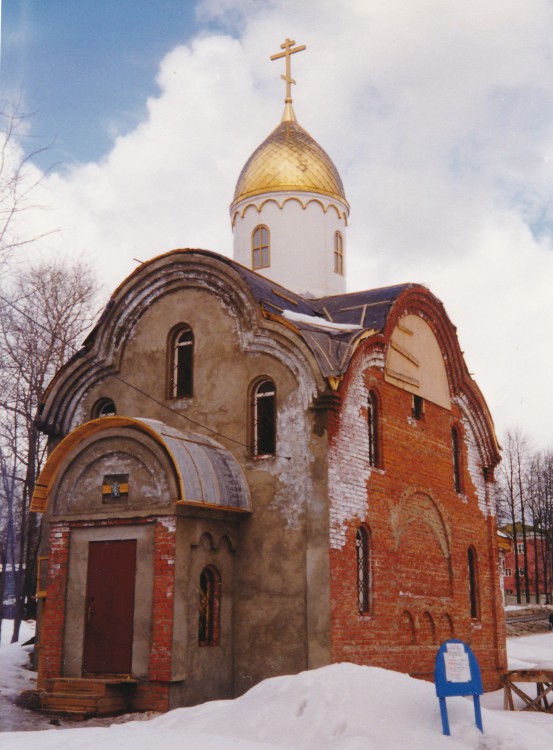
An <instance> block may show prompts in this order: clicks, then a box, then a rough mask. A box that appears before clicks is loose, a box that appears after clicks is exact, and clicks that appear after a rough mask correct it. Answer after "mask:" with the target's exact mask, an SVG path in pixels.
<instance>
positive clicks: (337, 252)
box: [334, 232, 344, 276]
mask: <svg viewBox="0 0 553 750" xmlns="http://www.w3.org/2000/svg"><path fill="white" fill-rule="evenodd" d="M334 273H339V274H340V276H343V275H344V238H343V237H342V233H341V232H334Z"/></svg>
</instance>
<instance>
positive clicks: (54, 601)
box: [37, 522, 69, 687]
mask: <svg viewBox="0 0 553 750" xmlns="http://www.w3.org/2000/svg"><path fill="white" fill-rule="evenodd" d="M68 561H69V524H67V523H65V522H63V523H56V524H52V525H51V527H50V556H49V560H48V583H47V592H48V596H47V599H46V600H45V601H44V603H43V609H42V622H41V632H40V645H39V668H38V680H37V681H38V686H39V687H43V686H44V680H46V679H48V678H49V677H59V676H60V675H61V669H62V658H63V630H64V627H63V619H64V617H65V591H66V588H67V571H68Z"/></svg>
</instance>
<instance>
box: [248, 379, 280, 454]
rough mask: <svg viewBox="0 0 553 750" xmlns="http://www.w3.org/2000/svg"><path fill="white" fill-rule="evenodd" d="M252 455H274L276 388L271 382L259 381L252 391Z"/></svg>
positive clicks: (267, 380)
mask: <svg viewBox="0 0 553 750" xmlns="http://www.w3.org/2000/svg"><path fill="white" fill-rule="evenodd" d="M251 409H252V415H251V425H252V455H253V456H254V457H255V458H261V457H263V456H274V455H275V453H276V388H275V384H274V383H273V381H272V380H269V379H266V380H261V381H259V382H258V383H257V385H256V386H255V387H254V388H253V391H252V404H251Z"/></svg>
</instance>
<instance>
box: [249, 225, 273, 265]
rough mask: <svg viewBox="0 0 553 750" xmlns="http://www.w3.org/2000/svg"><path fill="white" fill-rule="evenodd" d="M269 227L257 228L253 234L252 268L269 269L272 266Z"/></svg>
mask: <svg viewBox="0 0 553 750" xmlns="http://www.w3.org/2000/svg"><path fill="white" fill-rule="evenodd" d="M270 249H271V245H270V234H269V227H266V226H265V225H264V224H260V225H259V226H257V227H256V228H255V229H254V230H253V232H252V268H253V270H254V271H256V270H257V269H259V268H268V267H269V266H270V265H271V254H270Z"/></svg>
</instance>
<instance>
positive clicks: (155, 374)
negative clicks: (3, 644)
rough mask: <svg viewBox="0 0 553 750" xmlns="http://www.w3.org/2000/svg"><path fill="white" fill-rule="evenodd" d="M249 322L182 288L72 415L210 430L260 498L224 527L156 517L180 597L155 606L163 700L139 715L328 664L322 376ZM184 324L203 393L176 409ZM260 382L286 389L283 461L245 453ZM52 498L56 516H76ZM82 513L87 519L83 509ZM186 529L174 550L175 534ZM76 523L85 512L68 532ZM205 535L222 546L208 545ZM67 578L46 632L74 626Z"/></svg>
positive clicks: (113, 518)
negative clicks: (212, 610)
mask: <svg viewBox="0 0 553 750" xmlns="http://www.w3.org/2000/svg"><path fill="white" fill-rule="evenodd" d="M243 321H244V316H243V315H241V314H240V313H239V311H236V310H233V309H232V308H231V307H230V306H229V305H228V304H227V303H226V302H225V301H223V300H222V298H221V297H219V296H217V295H216V294H214V293H212V291H210V290H207V289H199V288H183V289H181V290H179V291H178V292H174V293H171V294H167V295H165V296H162V297H160V298H158V299H157V300H156V301H155V302H154V303H153V304H151V305H150V306H149V307H146V308H145V310H144V311H143V314H142V315H141V317H140V318H139V320H138V322H137V324H136V325H135V327H134V328H133V329H132V330H130V331H129V332H128V333H129V335H128V340H127V342H126V344H125V346H124V349H123V350H122V352H121V353H120V355H118V358H119V362H120V365H119V372H118V373H117V374H118V377H116V376H115V375H113V374H109V373H108V374H105V373H103V374H102V377H101V379H99V380H98V381H97V382H96V383H95V384H94V385H93V386H92V387H91V388H89V390H88V391H87V392H86V393H85V394H84V396H83V397H82V399H81V401H80V403H79V405H78V407H77V409H76V410H74V416H73V423H72V425H71V428H72V429H75V428H76V427H77V426H78V425H79V424H81V423H83V422H85V421H87V420H88V419H90V418H91V417H92V413H93V406H94V404H95V403H96V401H97V400H98V399H100V398H103V397H109V398H111V399H113V401H114V402H115V404H116V407H117V414H118V415H120V416H132V417H145V418H152V419H158V420H160V421H162V422H164V423H166V424H169V425H171V426H173V427H175V428H177V429H180V430H182V431H184V432H186V431H188V430H191V431H194V432H197V433H201V432H205V434H206V435H208V436H209V437H213V438H214V439H216V440H217V441H218V442H220V443H221V444H222V445H224V447H226V448H227V449H228V450H230V451H231V452H232V453H233V454H234V455H235V457H236V459H237V461H238V462H239V463H240V464H241V466H242V467H243V470H244V473H245V476H246V479H247V483H248V486H249V488H250V493H251V498H252V511H253V512H252V514H251V516H247V515H245V516H244V515H243V516H241V517H240V518H233V519H230V518H229V517H227V518H226V519H225V518H221V517H220V514H219V515H218V512H217V511H212V512H210V511H207V510H202V509H200V510H199V514H197V515H196V516H194V514H192V516H190V515H188V516H187V515H186V513H184V515H183V513H181V510H182V509H179V508H173V509H171V508H170V507H168V508H164V510H163V512H164V513H167V514H169V515H167V516H166V517H165V519H164V518H160V519H158V521H157V523H156V529H157V528H159V531H160V533H159V534H157V532H156V537H155V541H154V551H153V564H154V567H155V568H156V570H157V568H159V569H160V571H161V572H160V573H159V575H158V573H155V576H154V579H155V580H158V579H159V580H161V578H159V576H160V575H162V572H163V571H162V568H163V570H165V569H167V575H168V576H169V577H167V582H168V585H169V590H167V591H165V590H164V591H160V590H158V589H155V590H154V596H153V602H154V609H156V608H157V610H159V611H158V613H157V614H155V615H154V617H153V620H152V622H153V625H152V634H151V643H152V644H153V645H155V644H156V643H157V644H158V646H156V649H153V650H152V652H151V654H150V662H149V677H150V680H153V679H154V680H157V681H158V688H159V696H157V697H156V689H157V688H155V686H153V684H151V686H150V688H148V690H146V689H145V688H144V689H143V688H141V689H140V690H139V691H138V696H137V707H142V708H147V707H148V701H150V703H152V705H154V704H155V706H156V707H162V706H165V708H167V702H166V701H167V695H168V693H167V691H169V696H170V697H169V701H170V705H180V704H183V703H186V704H190V703H195V702H197V701H198V700H204V699H207V698H217V697H232V695H234V694H238V693H241V692H244V691H245V690H246V689H248V688H249V687H250V686H251V685H253V684H256V683H257V682H259V681H260V680H262V679H264V678H265V677H270V676H274V675H278V674H288V673H291V672H297V671H300V670H302V669H305V668H307V667H309V666H320V665H321V664H324V663H328V661H329V659H330V638H329V602H328V548H327V540H328V520H327V510H326V508H327V505H326V503H327V500H326V497H327V496H326V465H325V446H326V435H325V434H323V433H322V432H321V431H318V430H315V428H314V422H315V415H314V413H312V412H311V411H310V410H309V409H308V406H309V404H310V402H311V400H312V398H313V395H314V393H315V390H316V388H315V381H314V377H313V373H312V371H311V370H310V369H309V367H308V366H306V363H305V361H304V359H302V356H303V355H300V354H299V353H298V352H297V351H296V350H295V349H294V346H293V345H291V344H290V342H289V341H288V342H286V341H285V342H282V341H279V340H278V339H279V336H277V335H273V334H271V333H268V332H267V331H262V330H258V329H255V328H254V329H253V330H252V329H248V330H246V329H245V328H244V326H243ZM178 323H187V324H189V325H190V326H191V327H192V329H193V332H194V338H195V353H194V354H195V357H194V395H193V397H192V398H191V399H179V400H170V399H168V398H167V390H166V374H167V339H168V334H169V332H170V330H171V329H172V328H173V327H174V326H175V325H176V324H178ZM280 330H281V329H280V327H279V331H280ZM260 375H266V376H269V377H271V378H272V379H273V380H274V382H275V383H276V387H277V411H278V440H277V453H278V456H277V457H275V458H268V459H260V460H253V459H251V458H250V457H249V451H248V447H247V442H248V389H249V385H250V383H251V382H252V381H253V380H254V379H255V378H257V377H259V376H260ZM123 381H126V382H127V383H128V382H130V383H133V384H134V385H135V386H137V387H138V388H139V389H140V391H141V392H139V391H137V390H135V389H132V388H130V387H129V386H128V385H126V383H125V382H123ZM145 394H148V395H149V396H151V397H153V399H155V401H154V400H152V399H151V398H148V397H147V396H146V395H145ZM156 401H157V402H159V403H156ZM165 406H168V407H170V410H168V409H167V408H165ZM187 418H190V420H192V421H188V420H187ZM206 427H210V428H211V429H212V430H214V431H215V434H214V433H212V432H210V431H209V430H207V429H206ZM83 455H84V454H83ZM84 460H85V459H83V461H84ZM113 470H114V471H115V469H113ZM91 471H92V469H91V468H90V467H87V466H85V465H84V464H83V466H80V467H75V474H76V475H79V476H80V475H81V474H82V475H83V476H86V477H87V478H88V479H87V481H89V482H90V483H91V486H92V485H93V484H94V477H92V475H91ZM110 471H111V468H110ZM92 473H93V472H92ZM183 479H184V485H185V494H186V477H184V478H183ZM175 499H176V498H175ZM188 499H190V500H194V499H195V498H192V497H191V498H188ZM51 500H52V502H51V505H50V509H51V511H52V510H53V509H54V508H55V507H60V508H63V507H65V505H64V503H63V502H61V503H58V502H56V501H55V499H54V498H52V499H51ZM79 502H81V505H82V503H83V502H84V500H83V501H79ZM85 505H86V503H85ZM79 507H81V506H79ZM82 512H83V513H84V514H85V515H86V512H87V511H86V509H85V508H84V507H83V508H82ZM149 512H150V513H152V514H154V515H157V513H158V512H159V503H158V502H157V501H156V500H155V497H154V498H153V501H152V507H151V508H149V507H148V502H147V498H145V499H144V502H143V504H142V506H141V509H140V514H141V515H143V516H144V517H145V516H147V515H148V513H149ZM171 513H176V517H175V516H174V515H171ZM95 514H96V515H95V518H94V520H93V521H91V522H90V523H89V524H88V525H91V524H95V525H100V526H101V525H102V524H108V525H110V526H111V525H113V524H117V523H118V519H117V510H114V509H113V508H107V509H106V510H105V512H104V513H102V509H101V508H95ZM175 521H176V527H175V528H173V527H172V528H171V534H170V535H171V541H169V542H168V541H167V540H166V539H165V537H166V536H167V534H166V533H165V527H166V526H167V524H168V523H172V524H175ZM59 523H62V524H63V523H64V519H63V511H62V517H61V518H57V519H56V521H55V524H54V525H52V527H51V530H52V540H54V541H55V535H56V534H57V533H58V531H57V528H58V527H57V524H59ZM79 523H80V521H79V510H78V508H77V509H76V510H75V511H74V512H73V515H72V519H71V525H72V526H78V525H79ZM123 523H127V521H123ZM64 528H65V526H64ZM162 532H163V533H162ZM167 533H169V532H168V531H167ZM175 534H176V536H175ZM206 535H209V538H211V539H212V540H213V542H212V543H210V544H206V541H205V540H206V539H207V536H206ZM225 535H226V536H228V537H229V538H232V540H233V544H232V549H230V548H229V547H228V546H226V543H220V540H221V538H222V537H224V536H225ZM201 539H203V540H204V541H202V542H200V541H199V540H201ZM175 544H176V547H175ZM209 561H211V563H212V564H214V565H216V566H217V567H218V568H220V572H221V575H222V587H223V599H222V612H221V618H222V620H221V622H222V628H224V629H225V632H224V634H222V635H223V636H224V637H223V642H222V648H221V649H217V651H218V655H217V656H215V650H216V649H213V650H212V651H211V653H210V650H209V649H206V648H203V649H201V652H202V653H199V651H198V648H199V647H198V643H197V607H196V606H195V605H196V601H197V591H198V585H199V570H200V569H201V567H202V565H204V564H208V563H209ZM163 575H165V573H163ZM156 576H157V578H156ZM54 581H55V582H56V583H54ZM64 581H65V579H62V578H60V576H59V574H58V571H57V570H54V569H52V571H51V576H50V588H49V591H54V588H55V586H58V588H59V589H60V591H59V596H57V598H56V600H55V602H54V601H53V600H51V599H49V600H48V603H47V606H48V611H49V619H48V622H49V623H50V625H49V627H51V624H53V623H57V625H58V626H59V623H60V622H62V621H63V608H64V606H65V597H66V588H64V587H65V585H66V584H65V583H64ZM49 596H50V594H49ZM306 601H307V602H309V612H308V613H306V608H305V603H306ZM157 610H156V611H157ZM169 611H170V620H168V612H169ZM158 622H159V625H158ZM52 638H53V641H52V643H51V645H50V646H48V647H47V648H49V649H50V651H51V652H52V658H51V659H50V661H49V664H50V665H53V666H52V669H49V670H48V671H49V673H52V674H53V673H55V671H56V669H57V668H58V667H55V664H58V665H60V664H61V661H62V657H61V656H60V653H59V649H61V644H59V643H57V640H56V639H55V638H54V636H52ZM54 640H55V641H56V645H55V649H58V651H56V652H55V654H54ZM152 648H153V646H152ZM154 651H155V653H154ZM222 652H224V654H223V656H222V657H221V658H219V657H220V656H221V653H222ZM56 654H57V656H56ZM214 659H215V662H214V661H213V660H214ZM59 669H60V670H61V669H62V667H61V666H59ZM208 673H209V675H210V680H209V681H206V675H207V674H208ZM194 686H196V687H194ZM164 701H165V703H164Z"/></svg>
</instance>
